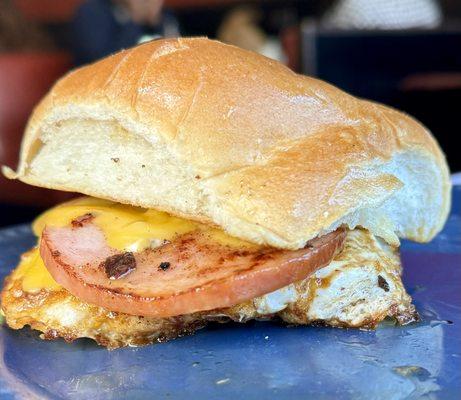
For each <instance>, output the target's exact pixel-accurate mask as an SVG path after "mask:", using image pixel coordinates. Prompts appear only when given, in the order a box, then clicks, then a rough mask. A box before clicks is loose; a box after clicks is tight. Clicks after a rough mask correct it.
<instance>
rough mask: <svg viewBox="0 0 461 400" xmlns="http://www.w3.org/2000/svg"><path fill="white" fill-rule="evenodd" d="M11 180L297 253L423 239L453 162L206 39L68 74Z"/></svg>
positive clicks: (351, 105)
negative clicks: (309, 244)
mask: <svg viewBox="0 0 461 400" xmlns="http://www.w3.org/2000/svg"><path fill="white" fill-rule="evenodd" d="M25 90H27V88H25ZM4 172H5V174H6V175H7V176H9V177H10V178H18V179H20V180H21V181H23V182H27V183H30V184H32V185H37V186H43V187H48V188H53V189H60V190H67V191H75V192H81V193H84V194H87V195H91V196H95V197H101V198H105V199H110V200H115V201H117V202H121V203H127V204H132V205H136V206H142V207H148V208H156V209H160V210H165V211H168V212H170V213H172V214H175V215H179V216H183V217H186V218H191V219H194V220H199V221H202V222H206V223H212V224H216V225H218V226H220V227H222V228H223V229H224V230H226V231H227V232H228V233H230V234H231V235H234V236H237V237H240V238H243V239H247V240H249V241H252V242H256V243H260V244H267V245H271V246H275V247H280V248H289V249H296V248H300V247H303V246H304V245H305V243H306V241H308V240H309V239H311V238H313V237H315V236H317V235H322V234H325V233H326V232H329V231H331V230H333V229H335V228H336V227H337V226H339V225H347V226H349V227H350V228H353V227H355V226H362V227H364V228H366V229H368V230H370V231H371V232H372V233H373V234H375V235H378V236H380V237H382V238H384V239H385V240H386V241H387V242H389V243H391V244H394V245H398V243H399V239H398V237H404V238H409V239H413V240H417V241H427V240H430V239H431V238H432V237H433V236H434V235H435V234H436V233H437V232H438V231H439V230H440V229H441V228H442V226H443V224H444V222H445V219H446V217H447V214H448V211H449V207H450V181H449V171H448V167H447V164H446V161H445V158H444V155H443V153H442V152H441V150H440V148H439V147H438V145H437V143H436V141H435V140H434V139H433V137H432V136H431V134H430V132H429V131H428V130H427V129H426V128H424V127H423V126H422V125H421V124H419V123H418V122H416V121H415V120H414V119H412V118H410V117H409V116H407V115H405V114H402V113H400V112H397V111H395V110H393V109H390V108H388V107H384V106H382V105H379V104H375V103H371V102H368V101H364V100H360V99H357V98H355V97H352V96H350V95H348V94H346V93H344V92H342V91H341V90H339V89H337V88H335V87H333V86H331V85H329V84H327V83H325V82H322V81H319V80H317V79H313V78H309V77H305V76H301V75H297V74H295V73H294V72H292V71H290V70H289V69H288V68H286V67H284V66H283V65H281V64H280V63H278V62H275V61H272V60H270V59H268V58H265V57H263V56H261V55H258V54H255V53H252V52H249V51H245V50H242V49H239V48H236V47H233V46H229V45H225V44H223V43H220V42H217V41H212V40H208V39H204V38H196V39H166V40H156V41H152V42H148V43H145V44H142V45H140V46H137V47H134V48H132V49H128V50H124V51H121V52H119V53H117V54H115V55H112V56H110V57H107V58H105V59H103V60H101V61H99V62H96V63H94V64H92V65H89V66H85V67H83V68H79V69H76V70H74V71H72V72H70V73H69V74H68V75H66V76H65V77H64V78H62V79H61V80H60V81H59V82H57V83H56V85H55V86H54V87H53V89H52V90H51V91H50V92H49V93H48V95H47V96H46V97H45V98H44V99H43V100H42V102H41V103H40V104H39V105H38V107H37V108H36V109H35V111H34V113H33V115H32V117H31V119H30V121H29V124H28V126H27V129H26V132H25V136H24V139H23V143H22V149H21V158H20V163H19V167H18V171H17V173H13V172H12V171H11V170H7V169H4Z"/></svg>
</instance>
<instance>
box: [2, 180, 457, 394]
mask: <svg viewBox="0 0 461 400" xmlns="http://www.w3.org/2000/svg"><path fill="white" fill-rule="evenodd" d="M453 200H454V202H453V203H454V204H453V210H452V213H451V216H450V219H449V221H448V224H447V226H446V227H445V230H444V231H443V232H442V233H441V234H440V235H439V236H438V237H437V238H436V239H435V240H434V241H433V242H432V243H430V244H426V245H418V244H414V243H407V242H406V243H404V244H403V246H402V256H403V262H404V268H405V273H404V281H405V284H406V287H407V289H408V291H409V293H410V294H411V295H412V296H413V299H414V302H415V304H416V307H417V308H418V310H419V312H420V313H421V315H422V317H423V321H422V322H420V323H418V324H415V325H410V326H406V327H392V326H389V325H386V324H384V325H382V326H380V328H379V329H377V330H376V331H372V332H366V331H359V330H341V329H333V328H313V327H299V328H286V327H283V326H279V325H277V324H274V323H249V324H246V325H238V324H227V325H213V326H211V327H209V328H207V329H204V330H201V331H199V332H198V333H196V334H195V335H193V336H190V337H185V338H182V339H178V340H174V341H171V342H169V343H165V344H159V345H152V346H148V347H143V348H127V349H121V350H115V351H107V350H105V349H104V348H102V347H98V346H97V345H95V344H94V343H93V342H91V341H89V340H79V341H77V342H75V343H74V344H66V343H65V342H63V341H55V342H45V341H42V340H40V339H39V337H38V334H37V333H36V332H33V331H31V330H28V329H23V330H21V331H13V330H10V329H8V328H6V327H5V326H3V327H0V400H4V399H16V398H18V399H22V398H24V399H34V398H43V399H55V398H68V399H152V398H168V399H184V398H185V397H186V396H187V397H188V398H189V399H195V398H198V399H211V398H213V399H215V398H219V399H236V398H245V399H262V398H275V397H277V399H279V400H281V399H298V398H303V399H306V398H309V397H311V396H312V397H313V398H322V399H330V398H331V399H337V398H341V399H404V398H405V399H407V398H408V399H417V398H430V399H433V398H440V399H459V398H461V330H460V327H461V209H460V206H461V188H459V187H458V188H456V189H455V191H454V199H453ZM33 243H34V238H33V236H32V234H31V232H30V230H29V228H28V227H26V226H16V227H12V228H8V229H4V230H2V231H0V275H1V276H4V275H6V274H7V273H8V271H9V270H11V268H13V267H14V265H15V264H16V262H17V260H18V257H19V255H20V254H21V253H22V252H23V251H24V250H26V249H28V248H29V247H30V246H31V245H32V244H33Z"/></svg>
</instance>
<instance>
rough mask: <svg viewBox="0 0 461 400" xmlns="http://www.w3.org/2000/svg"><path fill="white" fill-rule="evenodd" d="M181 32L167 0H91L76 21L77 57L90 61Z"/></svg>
mask: <svg viewBox="0 0 461 400" xmlns="http://www.w3.org/2000/svg"><path fill="white" fill-rule="evenodd" d="M178 35H179V28H178V23H177V20H176V18H175V17H174V16H173V14H172V13H171V12H169V11H167V10H164V9H163V0H88V1H86V2H85V3H83V5H82V6H81V7H80V8H79V9H78V10H77V13H76V15H75V17H74V19H73V22H72V35H71V41H72V48H73V52H74V58H75V60H74V61H75V64H76V65H82V64H87V63H90V62H93V61H96V60H98V59H100V58H102V57H104V56H107V55H109V54H112V53H114V52H116V51H118V50H121V49H124V48H127V47H131V46H134V45H136V44H138V43H141V42H144V41H147V40H152V39H156V38H159V37H175V36H178Z"/></svg>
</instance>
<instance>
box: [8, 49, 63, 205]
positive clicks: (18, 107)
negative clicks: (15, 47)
mask: <svg viewBox="0 0 461 400" xmlns="http://www.w3.org/2000/svg"><path fill="white" fill-rule="evenodd" d="M70 67H71V58H70V56H69V55H68V54H67V53H1V54H0V165H8V166H10V167H13V168H14V167H16V164H17V161H18V155H19V146H20V143H21V138H22V134H23V132H24V128H25V126H26V123H27V120H28V118H29V116H30V114H31V112H32V110H33V108H34V106H35V105H36V104H37V103H38V102H39V100H40V99H41V98H42V97H43V96H44V95H45V93H46V92H47V91H48V90H49V88H50V87H51V86H52V84H53V83H54V82H55V81H56V79H58V78H59V77H61V76H62V75H63V74H64V73H65V72H67V71H68V70H69V68H70ZM66 197H68V195H66V194H63V193H60V192H54V191H49V190H45V189H38V188H35V187H32V186H28V185H25V184H23V183H21V182H18V181H10V180H8V179H6V178H4V177H3V175H2V174H0V202H4V203H5V202H8V203H14V204H28V205H36V206H39V205H49V204H52V203H55V202H56V201H59V200H61V199H63V198H66Z"/></svg>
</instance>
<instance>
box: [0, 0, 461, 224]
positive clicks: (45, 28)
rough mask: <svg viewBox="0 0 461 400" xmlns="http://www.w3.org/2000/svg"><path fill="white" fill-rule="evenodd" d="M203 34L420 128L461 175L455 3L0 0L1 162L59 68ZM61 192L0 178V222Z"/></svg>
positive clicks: (459, 35) (28, 214) (459, 12)
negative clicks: (393, 111) (404, 116)
mask: <svg viewBox="0 0 461 400" xmlns="http://www.w3.org/2000/svg"><path fill="white" fill-rule="evenodd" d="M179 35H181V36H198V35H200V36H208V37H210V38H218V39H220V40H222V41H224V42H227V43H232V44H234V45H237V46H240V47H243V48H246V49H250V50H253V51H257V52H260V53H262V54H264V55H266V56H268V57H271V58H274V59H278V60H280V61H281V62H283V63H285V64H286V65H288V66H289V67H290V68H292V69H294V70H295V71H297V72H301V73H305V74H308V75H312V76H316V77H319V78H321V79H324V80H327V81H329V82H331V83H333V84H335V85H336V86H338V87H340V88H342V89H344V90H346V91H348V92H350V93H351V94H354V95H356V96H360V97H366V98H370V99H373V100H376V101H379V102H383V103H385V104H388V105H391V106H394V107H396V108H399V109H402V110H404V111H406V112H408V113H410V114H411V115H413V116H415V117H416V118H418V119H419V120H421V121H422V122H423V123H424V124H425V125H426V126H428V127H429V128H430V129H431V130H432V132H433V133H434V135H435V137H436V138H437V139H438V141H439V142H440V144H441V146H442V148H443V149H444V151H445V152H446V154H447V157H448V162H449V164H450V167H451V170H452V171H453V172H455V171H460V170H461V155H460V153H461V145H460V144H459V143H460V140H459V136H460V133H459V131H460V128H459V122H458V120H457V118H458V114H457V113H458V112H460V110H459V108H460V106H461V1H460V0H336V1H331V0H259V1H258V0H252V1H238V0H164V1H162V0H62V1H56V0H0V165H8V166H10V167H12V168H15V167H16V164H17V161H18V159H17V157H18V151H19V144H20V140H21V136H22V133H23V130H24V127H25V124H26V122H27V118H28V116H29V114H30V113H31V111H32V109H33V107H34V105H35V104H36V103H37V102H38V101H39V100H40V98H41V97H42V96H43V95H44V94H45V93H46V92H47V90H48V89H49V88H50V86H51V85H52V84H53V83H54V82H55V81H56V79H58V78H59V77H60V76H62V75H63V74H65V73H66V72H67V71H68V70H69V69H71V68H73V67H75V66H79V65H84V64H87V63H90V62H93V61H95V60H97V59H99V58H101V57H104V56H106V55H108V54H111V53H113V52H115V51H118V50H120V49H122V48H126V47H130V46H133V45H135V44H137V43H140V42H143V41H146V40H152V39H155V38H159V37H175V36H179ZM68 197H69V194H67V193H60V192H55V191H51V190H46V189H38V188H32V187H29V186H27V185H24V184H22V183H20V182H15V181H8V180H7V179H5V178H4V177H3V176H0V226H5V225H9V224H13V223H20V222H28V221H30V220H31V219H32V218H33V217H34V216H35V215H36V214H37V213H38V212H40V211H41V210H43V209H44V208H46V207H49V206H50V205H52V204H54V203H56V202H59V201H62V200H63V199H66V198H68Z"/></svg>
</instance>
